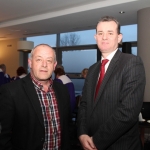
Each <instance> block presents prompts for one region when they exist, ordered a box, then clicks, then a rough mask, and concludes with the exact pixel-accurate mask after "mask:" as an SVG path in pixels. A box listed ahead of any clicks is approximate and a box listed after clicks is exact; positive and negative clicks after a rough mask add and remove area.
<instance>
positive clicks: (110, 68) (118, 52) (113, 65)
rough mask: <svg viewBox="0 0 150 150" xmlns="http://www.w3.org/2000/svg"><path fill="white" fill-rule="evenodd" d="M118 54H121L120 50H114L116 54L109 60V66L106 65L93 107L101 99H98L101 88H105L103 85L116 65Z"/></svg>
mask: <svg viewBox="0 0 150 150" xmlns="http://www.w3.org/2000/svg"><path fill="white" fill-rule="evenodd" d="M120 55H121V52H120V50H118V51H117V52H116V54H115V55H114V57H113V58H112V60H111V62H110V64H109V67H108V69H107V71H106V74H105V76H104V79H103V82H102V83H101V87H100V89H99V92H98V94H97V97H96V99H95V102H94V107H95V106H96V104H97V103H98V102H99V101H100V100H101V99H100V97H101V94H102V92H103V90H104V89H105V85H106V84H107V82H108V80H109V78H110V77H111V75H112V73H113V71H114V70H115V68H116V66H117V62H118V59H119V57H120ZM94 107H93V108H94Z"/></svg>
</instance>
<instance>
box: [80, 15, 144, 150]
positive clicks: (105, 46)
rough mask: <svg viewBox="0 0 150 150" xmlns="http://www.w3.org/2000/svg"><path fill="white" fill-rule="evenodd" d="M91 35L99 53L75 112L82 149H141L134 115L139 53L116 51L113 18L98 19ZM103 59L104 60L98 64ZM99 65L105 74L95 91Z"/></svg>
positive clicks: (139, 99) (140, 83) (140, 76)
mask: <svg viewBox="0 0 150 150" xmlns="http://www.w3.org/2000/svg"><path fill="white" fill-rule="evenodd" d="M95 39H96V42H97V45H98V47H99V49H100V51H101V54H102V56H101V60H100V61H98V62H97V63H95V64H94V65H92V66H91V67H90V68H89V72H88V75H87V77H86V80H85V85H84V88H83V95H82V99H81V102H80V107H79V112H78V137H79V140H80V142H81V144H82V146H83V148H84V149H86V150H141V141H140V137H139V121H138V116H139V113H140V111H141V107H142V103H143V96H144V88H145V71H144V67H143V63H142V61H141V59H140V57H137V56H134V55H131V54H125V53H122V52H120V51H119V49H118V43H119V42H120V41H121V39H122V34H120V25H119V22H118V21H117V20H116V19H115V18H113V17H109V16H106V17H103V18H102V19H101V20H100V21H99V22H98V24H97V27H96V35H95ZM104 59H105V61H106V59H107V63H106V65H105V67H102V66H101V62H102V61H103V62H104ZM100 68H103V69H104V71H105V76H104V78H103V80H102V83H101V84H100V88H99V90H97V91H98V93H97V95H96V92H95V91H96V87H97V83H98V80H99V72H100ZM104 71H101V72H103V73H104ZM100 78H101V75H100Z"/></svg>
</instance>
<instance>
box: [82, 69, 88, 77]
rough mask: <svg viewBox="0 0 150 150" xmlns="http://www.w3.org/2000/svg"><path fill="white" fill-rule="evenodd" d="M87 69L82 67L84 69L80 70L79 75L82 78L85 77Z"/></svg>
mask: <svg viewBox="0 0 150 150" xmlns="http://www.w3.org/2000/svg"><path fill="white" fill-rule="evenodd" d="M88 70H89V69H88V68H84V69H83V70H82V72H81V77H82V78H84V79H85V78H86V76H87V73H88Z"/></svg>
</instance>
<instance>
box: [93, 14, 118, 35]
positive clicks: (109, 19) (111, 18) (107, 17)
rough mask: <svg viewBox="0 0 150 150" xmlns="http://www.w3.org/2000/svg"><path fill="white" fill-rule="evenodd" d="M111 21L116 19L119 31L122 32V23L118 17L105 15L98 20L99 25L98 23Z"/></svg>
mask: <svg viewBox="0 0 150 150" xmlns="http://www.w3.org/2000/svg"><path fill="white" fill-rule="evenodd" d="M109 21H114V22H115V23H116V24H117V32H118V34H120V23H119V22H118V21H117V19H116V18H114V17H112V16H104V17H102V18H101V19H100V20H99V21H98V23H97V25H98V24H99V23H100V22H109ZM96 31H97V26H96Z"/></svg>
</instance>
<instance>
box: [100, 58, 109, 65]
mask: <svg viewBox="0 0 150 150" xmlns="http://www.w3.org/2000/svg"><path fill="white" fill-rule="evenodd" d="M108 61H109V60H108V59H103V60H102V64H101V65H102V66H105V65H106V63H107V62H108Z"/></svg>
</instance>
